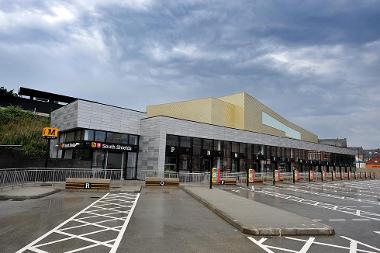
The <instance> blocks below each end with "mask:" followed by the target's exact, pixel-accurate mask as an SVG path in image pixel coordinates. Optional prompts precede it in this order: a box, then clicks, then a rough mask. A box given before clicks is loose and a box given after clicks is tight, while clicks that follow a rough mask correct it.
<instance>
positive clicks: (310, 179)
mask: <svg viewBox="0 0 380 253" xmlns="http://www.w3.org/2000/svg"><path fill="white" fill-rule="evenodd" d="M310 181H311V178H310V169H309V182H310Z"/></svg>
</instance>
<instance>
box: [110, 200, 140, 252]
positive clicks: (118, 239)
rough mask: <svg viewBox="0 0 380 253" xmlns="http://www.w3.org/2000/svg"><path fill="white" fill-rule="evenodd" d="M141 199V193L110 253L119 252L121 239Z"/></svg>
mask: <svg viewBox="0 0 380 253" xmlns="http://www.w3.org/2000/svg"><path fill="white" fill-rule="evenodd" d="M139 197H140V193H138V194H137V197H136V200H135V202H134V203H133V205H132V208H131V210H130V211H129V214H128V216H127V219H125V222H124V225H123V227H122V228H121V231H120V233H119V235H118V236H117V238H116V240H115V243H114V244H113V247H112V249H111V250H110V252H109V253H115V252H116V250H117V248H118V247H119V244H120V242H121V239H122V238H123V235H124V232H125V230H126V229H127V226H128V223H129V221H130V219H131V217H132V214H133V211H134V210H135V207H136V204H137V201H138V200H139Z"/></svg>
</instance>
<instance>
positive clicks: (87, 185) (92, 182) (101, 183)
mask: <svg viewBox="0 0 380 253" xmlns="http://www.w3.org/2000/svg"><path fill="white" fill-rule="evenodd" d="M110 184H111V180H110V179H102V178H66V184H65V188H66V189H68V190H109V189H110Z"/></svg>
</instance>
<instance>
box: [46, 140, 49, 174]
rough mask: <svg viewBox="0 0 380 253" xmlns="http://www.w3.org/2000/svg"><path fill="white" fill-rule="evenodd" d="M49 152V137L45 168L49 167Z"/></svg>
mask: <svg viewBox="0 0 380 253" xmlns="http://www.w3.org/2000/svg"><path fill="white" fill-rule="evenodd" d="M49 153H50V139H47V148H46V159H45V168H47V166H48V160H49Z"/></svg>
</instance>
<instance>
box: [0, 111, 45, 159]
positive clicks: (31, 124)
mask: <svg viewBox="0 0 380 253" xmlns="http://www.w3.org/2000/svg"><path fill="white" fill-rule="evenodd" d="M49 125H50V119H49V118H47V117H42V116H38V115H35V114H33V113H32V112H29V111H24V110H22V109H21V108H19V107H14V106H9V107H5V108H0V144H17V145H22V147H21V151H22V153H23V154H24V155H25V156H27V157H29V158H43V157H44V156H45V154H46V141H45V140H44V139H42V138H41V131H42V128H43V127H46V126H49Z"/></svg>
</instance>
